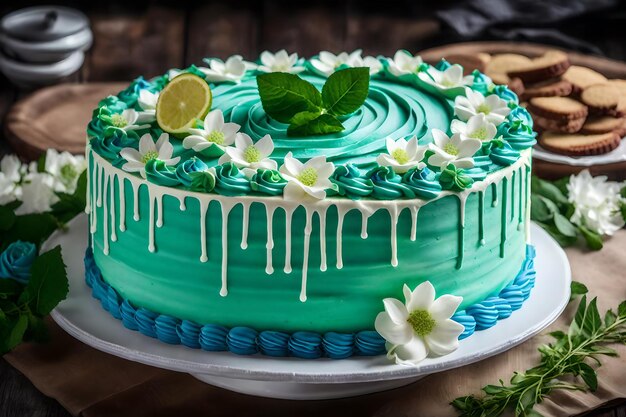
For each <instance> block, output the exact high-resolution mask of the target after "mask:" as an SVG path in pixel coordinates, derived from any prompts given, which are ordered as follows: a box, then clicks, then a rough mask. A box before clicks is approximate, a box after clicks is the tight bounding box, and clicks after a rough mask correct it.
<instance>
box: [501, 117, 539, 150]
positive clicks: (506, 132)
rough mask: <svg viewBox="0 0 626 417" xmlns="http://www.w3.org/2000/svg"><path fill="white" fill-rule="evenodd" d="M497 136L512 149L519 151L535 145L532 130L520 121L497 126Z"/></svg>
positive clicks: (535, 141)
mask: <svg viewBox="0 0 626 417" xmlns="http://www.w3.org/2000/svg"><path fill="white" fill-rule="evenodd" d="M498 135H499V136H502V138H503V139H504V140H505V141H507V142H508V143H509V144H510V145H511V147H512V148H513V149H516V150H518V151H521V150H522V149H527V148H530V147H532V146H533V145H534V144H536V143H537V140H536V139H535V136H537V134H536V133H535V132H533V130H532V128H531V127H530V126H529V125H528V124H526V123H524V122H523V121H521V120H515V121H512V122H511V121H506V122H504V123H502V124H501V125H500V126H498Z"/></svg>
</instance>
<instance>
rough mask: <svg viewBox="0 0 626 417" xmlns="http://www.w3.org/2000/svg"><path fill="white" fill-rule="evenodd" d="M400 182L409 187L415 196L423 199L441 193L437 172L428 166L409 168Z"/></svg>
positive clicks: (431, 197)
mask: <svg viewBox="0 0 626 417" xmlns="http://www.w3.org/2000/svg"><path fill="white" fill-rule="evenodd" d="M402 183H403V184H405V185H406V186H407V187H409V188H410V189H411V190H412V191H413V192H414V193H415V196H416V197H419V198H422V199H424V200H431V199H433V198H435V197H437V196H438V195H439V194H440V193H441V184H439V181H437V174H435V173H434V172H433V171H432V170H430V169H429V168H428V167H424V168H423V169H418V168H411V169H410V170H409V171H407V172H406V173H405V174H404V175H403V176H402Z"/></svg>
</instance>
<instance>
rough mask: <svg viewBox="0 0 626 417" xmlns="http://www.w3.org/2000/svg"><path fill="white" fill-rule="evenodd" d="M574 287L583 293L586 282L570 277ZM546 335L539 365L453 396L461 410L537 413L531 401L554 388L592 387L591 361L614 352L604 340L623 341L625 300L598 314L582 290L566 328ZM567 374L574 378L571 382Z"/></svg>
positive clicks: (478, 416)
mask: <svg viewBox="0 0 626 417" xmlns="http://www.w3.org/2000/svg"><path fill="white" fill-rule="evenodd" d="M572 290H573V294H581V293H585V292H586V287H584V285H582V284H579V283H572ZM550 336H552V337H553V338H554V339H555V342H554V343H550V344H547V345H542V346H540V347H539V352H540V354H541V361H540V363H539V365H537V366H535V367H534V368H531V369H529V370H527V371H525V372H519V373H517V372H516V373H515V374H514V375H513V377H512V378H511V380H510V382H509V384H508V385H507V384H505V383H504V382H503V381H502V380H500V385H487V386H485V387H483V388H482V390H483V391H484V392H485V395H484V396H483V397H476V396H474V395H468V396H465V397H459V398H457V399H455V400H454V401H452V403H451V404H452V406H454V407H455V408H456V409H457V410H458V411H459V412H460V413H459V415H460V416H462V417H497V416H500V415H502V414H503V413H504V412H506V411H511V412H513V413H514V415H515V416H533V417H537V416H541V414H539V413H538V412H537V411H535V410H534V407H535V405H537V404H540V403H541V402H542V401H543V400H544V398H546V397H547V396H549V395H550V394H551V393H552V392H553V391H555V390H570V391H595V390H596V389H597V388H598V376H597V373H596V370H595V369H594V366H595V368H597V367H599V366H601V365H602V364H601V362H600V359H599V357H600V356H617V352H616V351H615V350H614V349H612V348H611V347H609V346H607V345H608V344H611V343H625V344H626V301H623V302H622V303H621V304H620V305H619V307H618V308H617V312H614V311H613V310H608V311H607V312H606V313H605V315H604V319H602V318H601V317H600V313H599V312H598V307H597V305H596V298H594V299H592V300H591V301H590V302H589V303H587V297H586V295H583V296H582V298H581V300H580V303H579V305H578V309H577V311H576V315H575V316H574V320H573V322H572V323H571V325H570V327H569V329H568V331H567V333H566V332H563V331H555V332H552V333H550ZM571 378H574V379H575V380H576V379H578V381H576V382H571ZM580 382H582V383H580Z"/></svg>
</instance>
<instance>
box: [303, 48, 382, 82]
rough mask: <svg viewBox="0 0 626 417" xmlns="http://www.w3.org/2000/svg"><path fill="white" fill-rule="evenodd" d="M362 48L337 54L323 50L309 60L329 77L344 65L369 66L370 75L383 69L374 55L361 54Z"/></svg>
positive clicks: (315, 67) (354, 66)
mask: <svg viewBox="0 0 626 417" xmlns="http://www.w3.org/2000/svg"><path fill="white" fill-rule="evenodd" d="M361 52H362V51H361V50H360V49H357V50H356V51H354V52H351V53H350V54H348V53H347V52H341V53H340V54H338V55H335V54H333V53H331V52H328V51H321V52H320V53H319V56H318V57H317V58H313V59H311V60H310V61H309V62H310V64H311V65H312V66H313V68H314V69H315V70H316V71H317V72H318V73H319V74H320V75H323V76H326V77H328V76H329V75H331V74H332V73H333V72H335V71H336V70H337V68H339V67H340V66H342V65H345V66H348V67H351V68H356V67H369V69H370V75H372V74H376V73H377V72H379V71H380V70H381V69H382V64H381V63H380V61H379V60H378V59H376V58H374V57H372V56H368V57H365V58H363V57H362V56H361Z"/></svg>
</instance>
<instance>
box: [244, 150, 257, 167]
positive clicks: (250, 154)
mask: <svg viewBox="0 0 626 417" xmlns="http://www.w3.org/2000/svg"><path fill="white" fill-rule="evenodd" d="M243 159H245V160H246V162H248V163H250V164H251V163H253V162H259V161H260V160H261V152H259V150H258V149H257V148H255V147H254V146H248V147H247V148H246V150H245V151H243Z"/></svg>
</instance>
